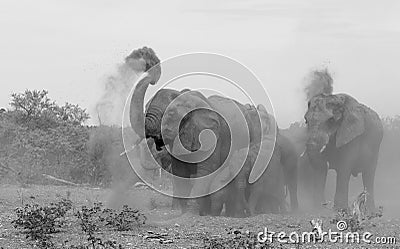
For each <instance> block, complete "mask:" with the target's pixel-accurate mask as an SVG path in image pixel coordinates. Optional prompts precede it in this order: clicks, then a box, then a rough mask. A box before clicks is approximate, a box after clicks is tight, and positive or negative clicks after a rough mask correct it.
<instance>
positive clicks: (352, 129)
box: [304, 93, 383, 210]
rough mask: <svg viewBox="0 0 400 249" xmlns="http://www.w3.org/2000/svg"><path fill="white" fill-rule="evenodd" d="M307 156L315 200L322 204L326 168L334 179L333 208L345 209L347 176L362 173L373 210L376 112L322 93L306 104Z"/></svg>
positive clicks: (341, 96)
mask: <svg viewBox="0 0 400 249" xmlns="http://www.w3.org/2000/svg"><path fill="white" fill-rule="evenodd" d="M304 118H305V120H306V124H307V134H308V138H307V142H306V151H305V152H306V153H307V156H308V158H309V160H310V164H311V167H312V169H313V172H314V195H313V196H314V201H315V205H317V206H319V205H320V204H321V203H322V202H324V190H325V184H326V177H327V171H328V168H330V169H334V170H335V171H336V173H337V176H336V193H335V198H334V206H335V208H336V209H342V208H345V209H347V208H348V191H349V181H350V176H351V175H353V176H357V175H358V174H359V173H362V179H363V185H364V188H365V189H366V190H367V191H368V193H369V197H368V201H367V202H368V203H367V204H368V205H367V206H368V208H369V209H370V210H373V209H374V207H375V204H374V177H375V170H376V166H377V161H378V154H379V148H380V144H381V141H382V137H383V127H382V123H381V120H380V118H379V116H378V115H377V113H376V112H374V111H373V110H371V109H370V108H368V107H367V106H365V105H363V104H361V103H359V102H357V100H355V99H354V98H353V97H351V96H349V95H346V94H326V93H321V94H317V95H315V96H314V97H312V98H311V99H310V100H309V102H308V110H307V112H306V114H305V116H304Z"/></svg>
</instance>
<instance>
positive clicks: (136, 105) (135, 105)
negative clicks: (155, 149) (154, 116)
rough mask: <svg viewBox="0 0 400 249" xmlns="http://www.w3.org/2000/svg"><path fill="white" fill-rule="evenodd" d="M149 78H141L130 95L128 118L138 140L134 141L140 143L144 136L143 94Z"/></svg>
mask: <svg viewBox="0 0 400 249" xmlns="http://www.w3.org/2000/svg"><path fill="white" fill-rule="evenodd" d="M150 82H151V80H150V79H149V77H144V78H142V79H141V80H140V81H139V82H138V83H137V85H136V87H135V90H134V92H133V95H132V100H131V104H130V111H129V112H130V113H129V114H130V115H129V119H130V122H131V126H132V129H133V130H134V131H135V132H136V134H137V135H138V137H139V140H138V141H136V143H137V144H138V143H140V141H142V140H143V138H145V129H144V128H145V126H144V124H145V122H144V109H143V106H144V95H145V94H146V90H147V88H148V87H149V84H150Z"/></svg>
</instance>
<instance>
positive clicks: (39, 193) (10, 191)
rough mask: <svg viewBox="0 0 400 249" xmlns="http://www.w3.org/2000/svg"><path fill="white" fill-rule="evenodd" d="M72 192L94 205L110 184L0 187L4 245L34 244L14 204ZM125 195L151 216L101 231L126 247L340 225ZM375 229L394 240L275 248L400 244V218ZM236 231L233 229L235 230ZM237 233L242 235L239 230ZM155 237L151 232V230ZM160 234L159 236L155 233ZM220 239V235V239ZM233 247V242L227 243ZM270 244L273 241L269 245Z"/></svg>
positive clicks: (142, 193)
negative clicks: (211, 211) (199, 210)
mask: <svg viewBox="0 0 400 249" xmlns="http://www.w3.org/2000/svg"><path fill="white" fill-rule="evenodd" d="M67 192H70V199H71V200H72V201H73V203H74V207H75V208H79V207H80V206H81V205H88V206H90V205H92V204H93V203H94V202H98V201H101V202H104V203H106V202H107V201H109V200H110V193H111V191H110V190H107V189H93V188H76V187H64V186H30V187H29V188H20V187H17V186H12V185H3V186H1V189H0V210H1V211H0V247H3V248H13V249H14V248H31V246H30V245H29V244H28V243H27V240H26V239H25V237H24V235H22V234H20V233H19V232H18V231H17V230H15V229H14V228H13V227H12V225H11V220H13V219H14V218H15V214H14V209H15V208H16V207H19V206H21V205H23V204H24V203H28V202H36V203H39V204H46V203H49V202H51V201H55V200H57V199H60V198H61V197H65V196H66V195H67ZM121 198H123V199H124V200H125V201H126V202H128V203H129V204H130V205H133V206H135V207H136V208H139V209H140V210H142V211H143V213H145V214H146V216H147V217H148V222H147V224H145V225H143V226H141V227H138V228H137V229H136V230H135V231H130V232H113V231H104V232H103V233H102V234H100V236H101V237H104V238H111V239H114V240H117V242H118V243H120V244H122V245H123V246H125V248H203V247H204V246H205V245H207V243H205V242H206V241H205V240H204V239H213V238H216V239H217V240H218V238H222V239H225V240H226V241H229V240H234V237H235V235H234V234H235V233H236V234H239V233H240V234H245V233H246V232H247V231H249V232H250V233H255V234H257V233H258V232H261V231H264V228H265V227H267V228H268V230H269V231H274V232H281V231H284V232H286V233H288V234H289V233H290V232H293V231H298V232H299V233H301V232H310V231H311V229H312V227H311V225H310V220H312V219H315V218H320V219H322V220H323V223H324V226H323V228H324V231H327V230H328V229H330V228H331V229H333V230H334V231H337V229H336V225H335V224H331V223H330V220H331V219H332V217H333V216H334V215H333V213H331V212H328V211H327V212H326V213H324V214H307V213H300V214H297V215H259V216H256V217H252V218H245V219H235V218H226V217H199V216H198V215H196V205H195V203H191V204H192V209H191V210H190V212H189V213H187V214H185V215H182V216H180V215H179V211H173V210H171V199H170V198H168V197H165V196H162V195H159V194H157V193H154V192H153V191H151V190H149V189H130V190H129V193H128V194H125V195H123V196H119V197H118V199H119V200H118V201H121ZM111 200H113V201H112V204H113V205H117V204H118V203H116V202H117V201H116V199H115V197H114V199H112V198H111ZM71 220H72V221H71V223H69V224H68V225H67V227H66V229H64V231H63V232H61V233H59V234H57V235H56V240H57V241H58V242H59V243H61V242H62V241H64V240H65V239H70V240H71V241H75V242H79V241H82V242H83V241H85V237H84V235H83V234H82V233H81V232H80V230H79V227H78V225H77V224H76V222H73V219H71ZM365 231H368V232H370V233H372V234H373V236H374V237H373V239H374V238H376V237H378V236H392V237H396V240H397V244H395V245H376V244H373V245H371V244H366V243H361V244H345V243H328V242H324V243H322V244H313V243H307V244H287V243H274V247H273V248H400V220H399V219H389V218H387V217H385V216H383V217H382V218H377V219H375V220H373V221H370V222H367V223H366V224H365V225H364V231H362V232H365ZM232 232H233V233H234V234H232ZM157 234H162V235H163V239H162V240H161V242H163V241H164V242H168V243H167V244H163V243H161V242H160V240H159V239H151V238H149V235H153V236H154V235H157ZM236 236H237V235H236ZM150 237H151V236H150ZM155 237H157V236H155ZM218 241H219V240H218ZM227 248H229V247H227ZM264 248H268V247H264Z"/></svg>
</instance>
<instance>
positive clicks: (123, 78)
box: [96, 63, 138, 126]
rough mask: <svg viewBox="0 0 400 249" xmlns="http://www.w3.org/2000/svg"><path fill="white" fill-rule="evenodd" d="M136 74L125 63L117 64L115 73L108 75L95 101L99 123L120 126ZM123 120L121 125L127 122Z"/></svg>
mask: <svg viewBox="0 0 400 249" xmlns="http://www.w3.org/2000/svg"><path fill="white" fill-rule="evenodd" d="M137 77H138V74H137V72H136V71H135V70H133V69H132V67H131V66H130V65H129V64H127V63H123V64H119V65H117V71H116V73H114V74H112V75H109V76H108V77H107V78H106V79H105V81H104V82H103V83H102V85H103V87H104V88H103V91H104V92H103V95H102V96H101V97H100V99H99V100H98V101H97V103H96V113H97V117H98V123H99V124H100V125H117V126H121V124H122V123H121V122H122V114H123V110H124V106H125V102H126V99H127V98H128V95H129V93H130V91H131V89H132V87H133V84H134V83H135V82H136V79H137ZM126 121H127V120H124V122H123V125H122V126H126V125H127V124H128V123H127V122H126Z"/></svg>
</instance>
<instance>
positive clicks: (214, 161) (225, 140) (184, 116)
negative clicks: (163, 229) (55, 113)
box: [126, 48, 261, 215]
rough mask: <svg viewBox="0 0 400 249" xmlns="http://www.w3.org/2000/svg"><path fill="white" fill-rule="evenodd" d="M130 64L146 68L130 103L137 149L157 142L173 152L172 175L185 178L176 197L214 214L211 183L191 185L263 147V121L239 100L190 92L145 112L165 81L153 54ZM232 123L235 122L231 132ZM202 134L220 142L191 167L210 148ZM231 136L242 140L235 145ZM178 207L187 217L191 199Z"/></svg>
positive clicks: (167, 93)
mask: <svg viewBox="0 0 400 249" xmlns="http://www.w3.org/2000/svg"><path fill="white" fill-rule="evenodd" d="M126 61H127V63H132V64H134V65H135V67H137V65H136V64H137V63H142V64H143V65H139V67H140V68H142V69H144V70H145V71H146V72H145V73H144V74H145V76H143V77H142V78H141V79H140V80H139V82H138V83H137V84H136V86H135V89H134V91H133V94H132V98H131V102H130V113H129V115H130V123H131V126H132V128H133V130H134V131H135V132H136V134H137V135H138V136H139V139H138V140H137V142H136V144H138V143H139V142H140V141H142V140H143V139H153V140H154V143H155V147H156V149H157V150H159V151H160V150H167V149H169V150H168V153H167V154H168V156H170V157H171V170H172V173H173V175H175V176H179V177H180V178H178V179H175V180H174V181H173V192H174V196H175V195H177V196H180V197H185V196H189V194H190V193H191V192H192V193H194V194H196V195H197V196H200V198H198V202H199V206H200V215H206V214H210V212H211V201H210V197H209V196H208V195H206V193H207V192H208V191H209V190H210V183H211V181H212V178H211V177H210V178H209V179H208V180H207V181H206V182H202V181H201V180H199V181H196V184H195V185H193V186H191V184H190V182H189V181H187V179H189V178H190V177H197V178H198V177H202V176H206V175H209V174H210V173H212V172H214V171H216V170H217V169H219V167H220V166H221V165H223V162H225V160H226V159H227V157H228V154H229V151H230V150H231V149H233V150H235V149H240V148H243V147H246V146H248V145H249V143H251V142H253V141H260V138H261V136H260V134H261V128H260V127H259V125H260V121H259V122H258V125H257V123H256V124H254V123H253V121H252V120H251V119H250V117H249V115H248V114H247V111H246V110H247V109H246V107H245V106H244V105H242V104H240V103H239V102H237V101H235V100H232V99H229V98H225V97H221V96H216V95H213V96H210V97H208V98H206V97H205V96H204V95H203V94H201V93H200V92H198V91H191V90H188V89H185V90H183V91H177V90H174V89H161V90H159V91H158V92H156V94H155V95H154V96H153V97H152V98H151V99H150V101H149V102H148V103H147V105H146V109H145V111H143V109H144V95H145V93H146V91H147V89H148V87H149V85H155V84H156V83H157V81H158V80H159V78H160V75H161V68H160V65H159V59H158V58H157V56H156V55H155V53H154V51H153V50H151V49H149V48H142V49H138V50H135V51H133V52H132V54H131V55H129V56H128V57H127V58H126ZM167 107H168V108H167ZM193 109H195V110H193ZM227 120H228V121H229V120H230V124H229V126H228V123H227ZM203 130H210V131H212V132H213V134H214V136H215V137H213V138H215V140H216V142H215V144H214V148H213V151H212V153H211V154H210V155H209V156H208V157H207V158H206V159H205V160H203V161H199V162H193V163H192V162H188V161H197V160H196V159H197V158H196V156H200V154H201V153H203V152H202V150H200V148H201V147H202V145H203V144H204V142H205V144H207V143H208V142H207V141H208V138H206V141H200V133H202V131H203ZM231 131H232V134H234V135H235V137H237V138H236V140H235V141H236V142H234V139H233V137H232V135H231ZM202 137H203V138H204V136H202ZM176 138H179V141H180V142H181V147H183V148H179V146H177V145H176ZM226 145H231V146H226ZM182 149H183V150H186V151H190V152H196V153H194V154H195V155H194V156H193V155H190V156H189V158H186V159H188V160H183V157H181V156H180V157H177V156H176V155H178V154H179V153H178V152H179V150H182ZM171 151H172V152H174V153H172V154H173V155H172V154H171V153H170V152H171ZM209 151H210V150H208V151H206V153H208V152H209ZM175 152H176V153H175ZM243 161H244V160H243ZM202 179H203V178H202ZM178 201H179V203H180V206H181V208H182V212H185V211H186V209H187V204H186V198H179V199H178Z"/></svg>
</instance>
